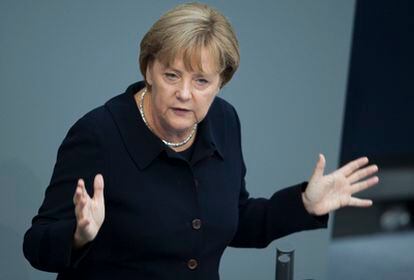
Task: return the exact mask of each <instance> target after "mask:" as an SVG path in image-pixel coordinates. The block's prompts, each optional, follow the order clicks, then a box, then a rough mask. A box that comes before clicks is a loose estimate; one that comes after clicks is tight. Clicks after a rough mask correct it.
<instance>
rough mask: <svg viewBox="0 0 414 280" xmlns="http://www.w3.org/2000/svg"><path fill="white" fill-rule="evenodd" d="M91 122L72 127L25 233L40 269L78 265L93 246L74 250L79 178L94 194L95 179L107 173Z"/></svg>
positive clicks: (26, 245)
mask: <svg viewBox="0 0 414 280" xmlns="http://www.w3.org/2000/svg"><path fill="white" fill-rule="evenodd" d="M89 123H90V120H89V119H87V118H86V117H83V118H81V119H80V120H78V121H77V122H76V123H75V124H74V125H73V126H72V127H71V128H70V130H69V131H68V133H67V135H66V137H65V139H64V140H63V142H62V144H61V145H60V147H59V150H58V154H57V159H56V163H55V166H54V170H53V174H52V178H51V180H50V183H49V186H48V187H47V189H46V192H45V197H44V201H43V203H42V205H41V207H40V209H39V211H38V214H37V215H36V216H35V217H34V218H33V220H32V226H31V227H30V228H29V229H28V231H27V232H26V234H25V236H24V242H23V252H24V255H25V257H26V259H27V260H28V261H29V262H30V263H31V265H32V266H33V267H35V268H37V269H40V270H44V271H49V272H59V271H62V270H65V269H67V268H69V267H75V266H77V265H78V263H79V262H80V261H81V259H82V258H83V257H84V256H85V254H87V251H88V249H89V247H90V244H87V245H86V246H85V247H84V248H82V249H81V250H80V251H78V250H77V251H72V242H73V235H74V232H75V229H76V217H75V207H74V204H73V195H74V193H75V189H76V184H77V181H78V179H79V178H83V179H84V180H85V184H86V189H87V191H88V193H89V195H90V196H92V195H93V179H94V177H95V175H96V174H97V173H101V174H103V170H102V169H103V163H102V162H103V159H102V152H101V147H100V145H99V143H98V140H97V136H96V134H95V133H94V132H93V127H94V126H92V125H91V124H89ZM104 177H105V176H104Z"/></svg>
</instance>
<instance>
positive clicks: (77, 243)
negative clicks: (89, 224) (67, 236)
mask: <svg viewBox="0 0 414 280" xmlns="http://www.w3.org/2000/svg"><path fill="white" fill-rule="evenodd" d="M88 242H89V241H88V240H86V239H85V238H84V237H82V236H81V234H79V232H78V230H76V231H75V234H74V235H73V247H74V248H75V249H79V248H82V247H83V246H85V244H86V243H88Z"/></svg>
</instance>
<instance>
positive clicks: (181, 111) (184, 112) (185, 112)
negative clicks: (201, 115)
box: [173, 109, 191, 117]
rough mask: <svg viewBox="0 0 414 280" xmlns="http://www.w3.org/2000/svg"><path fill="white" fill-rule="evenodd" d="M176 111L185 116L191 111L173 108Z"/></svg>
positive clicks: (177, 113)
mask: <svg viewBox="0 0 414 280" xmlns="http://www.w3.org/2000/svg"><path fill="white" fill-rule="evenodd" d="M173 111H174V113H175V114H176V115H178V116H181V117H184V116H186V115H187V114H188V113H190V112H191V111H190V110H180V109H173Z"/></svg>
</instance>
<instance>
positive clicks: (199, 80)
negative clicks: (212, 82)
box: [196, 78, 208, 86]
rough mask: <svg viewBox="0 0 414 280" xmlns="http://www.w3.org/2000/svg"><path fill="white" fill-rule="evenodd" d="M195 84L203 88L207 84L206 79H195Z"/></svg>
mask: <svg viewBox="0 0 414 280" xmlns="http://www.w3.org/2000/svg"><path fill="white" fill-rule="evenodd" d="M196 82H197V84H198V85H201V86H204V85H206V84H208V81H207V80H206V79H203V78H199V79H197V80H196Z"/></svg>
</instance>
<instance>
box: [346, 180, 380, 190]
mask: <svg viewBox="0 0 414 280" xmlns="http://www.w3.org/2000/svg"><path fill="white" fill-rule="evenodd" d="M378 182H379V178H378V177H377V176H375V177H371V178H369V179H366V180H364V181H361V182H358V183H355V184H353V185H351V193H357V192H360V191H362V190H365V189H367V188H369V187H372V186H374V185H376V184H378Z"/></svg>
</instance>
